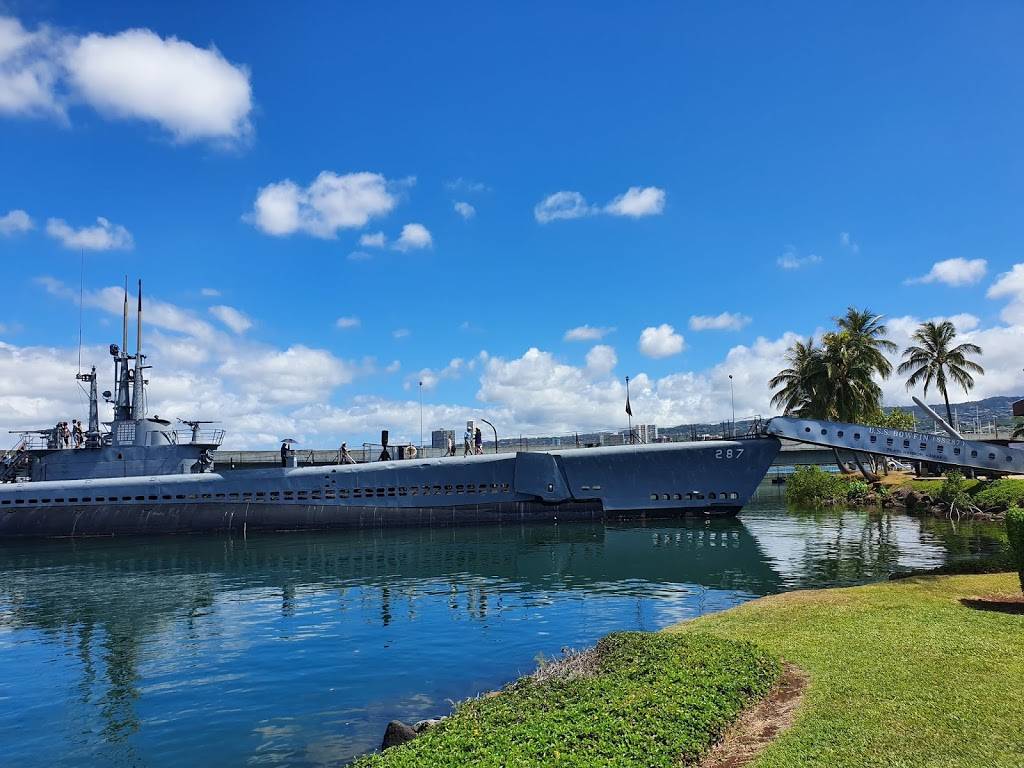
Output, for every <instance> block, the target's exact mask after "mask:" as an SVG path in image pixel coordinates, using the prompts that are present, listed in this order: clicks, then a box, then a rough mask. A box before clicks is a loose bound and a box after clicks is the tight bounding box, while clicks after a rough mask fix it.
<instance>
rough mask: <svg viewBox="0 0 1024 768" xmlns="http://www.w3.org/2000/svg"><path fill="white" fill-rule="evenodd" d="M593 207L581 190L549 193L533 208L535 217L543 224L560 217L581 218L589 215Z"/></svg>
mask: <svg viewBox="0 0 1024 768" xmlns="http://www.w3.org/2000/svg"><path fill="white" fill-rule="evenodd" d="M593 212H594V211H593V209H592V208H591V207H590V205H588V204H587V201H586V198H584V197H583V195H581V194H580V193H579V192H571V191H564V190H563V191H562V192H555V193H554V194H553V195H548V196H547V197H545V198H544V199H543V200H541V201H540V202H539V203H537V205H536V206H534V209H533V217H534V218H535V219H536V220H537V221H539V222H540V223H541V224H547V223H548V222H551V221H557V220H558V219H579V218H582V217H583V216H589V215H590V214H591V213H593Z"/></svg>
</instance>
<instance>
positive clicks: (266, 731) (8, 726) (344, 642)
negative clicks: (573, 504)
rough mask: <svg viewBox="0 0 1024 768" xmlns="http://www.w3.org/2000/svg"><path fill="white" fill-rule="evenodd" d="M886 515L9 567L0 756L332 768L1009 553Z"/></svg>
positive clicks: (158, 550) (354, 534) (3, 579)
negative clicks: (416, 726)
mask: <svg viewBox="0 0 1024 768" xmlns="http://www.w3.org/2000/svg"><path fill="white" fill-rule="evenodd" d="M996 543H997V533H996V529H995V528H994V527H990V526H984V525H969V524H968V525H961V526H959V528H958V529H956V530H954V529H953V528H952V527H951V526H950V524H948V523H945V522H943V521H934V520H917V519H914V518H909V517H905V516H898V515H890V514H873V515H869V514H865V513H861V512H829V513H801V514H795V513H794V514H787V513H785V512H784V511H783V510H782V508H781V507H780V505H779V503H778V502H777V501H774V500H772V499H766V500H765V499H763V500H762V501H761V502H759V503H756V504H754V505H753V506H752V507H750V508H748V510H747V511H746V512H745V513H744V515H743V517H742V518H741V520H731V521H721V520H716V521H703V520H698V521H683V522H671V523H669V522H661V521H659V522H656V523H648V524H647V525H642V524H629V525H616V526H607V527H606V526H602V525H591V524H585V523H580V524H571V525H553V524H545V525H540V526H514V527H482V528H455V529H432V530H420V529H413V530H388V531H350V532H339V533H320V534H296V535H277V536H263V537H259V538H250V539H247V540H246V539H231V538H215V537H181V538H163V539H158V540H153V539H150V540H140V539H125V540H96V541H51V542H31V543H23V544H13V545H11V544H4V545H2V546H0V702H3V704H4V706H2V707H0V742H2V743H4V744H5V750H6V752H7V759H8V760H9V761H10V762H11V763H12V764H18V765H21V766H25V765H35V764H39V765H44V764H45V765H48V766H54V765H57V766H59V765H77V764H81V763H90V764H95V765H112V766H127V765H149V766H162V765H172V764H173V765H178V764H185V763H189V764H194V765H205V764H214V763H216V764H218V765H224V764H242V763H247V762H249V763H260V764H288V765H325V764H336V763H338V762H340V761H344V760H346V759H348V758H349V757H351V756H352V755H354V754H358V753H359V752H362V751H364V750H366V749H369V748H372V747H374V746H376V744H377V743H378V741H379V738H380V735H381V732H382V728H383V724H384V723H386V722H387V721H388V720H389V719H392V718H394V717H399V718H403V719H413V720H414V719H418V718H421V717H426V716H431V715H436V714H439V713H443V712H445V711H447V709H448V707H449V704H448V703H447V701H448V700H449V699H455V700H457V699H460V698H464V697H466V696H470V695H473V694H475V693H477V692H479V691H480V690H484V689H488V688H493V687H497V686H499V685H501V684H502V683H504V682H506V681H507V680H508V679H510V678H512V677H514V676H515V675H517V674H519V673H522V672H526V671H528V670H529V669H530V668H531V667H532V666H533V664H534V663H535V661H534V660H535V658H536V656H537V654H539V653H544V654H548V655H551V654H555V653H557V652H558V651H559V649H560V648H561V647H563V646H573V647H580V646H584V645H588V644H590V643H592V642H593V641H594V640H596V639H597V638H598V637H599V636H600V635H602V634H604V633H606V632H609V631H612V630H615V629H658V628H660V627H663V626H665V625H667V624H669V623H672V622H674V621H678V620H682V619H686V618H690V617H693V616H697V615H700V614H701V613H704V612H707V611H714V610H720V609H722V608H726V607H729V606H731V605H734V604H736V603H738V602H741V601H743V600H746V599H749V598H751V597H753V596H758V595H764V594H770V593H773V592H778V591H782V590H786V589H793V588H798V587H806V586H824V585H833V584H852V583H858V582H863V581H868V580H872V579H880V578H885V577H886V576H887V575H888V574H889V573H890V572H892V571H893V570H895V569H896V568H907V567H928V566H933V565H938V564H940V563H942V562H944V561H945V560H946V559H947V558H948V557H951V556H966V555H970V554H972V553H976V552H979V551H986V550H990V549H992V548H993V547H995V546H996Z"/></svg>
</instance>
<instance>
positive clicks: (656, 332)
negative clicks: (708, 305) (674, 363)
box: [639, 323, 686, 358]
mask: <svg viewBox="0 0 1024 768" xmlns="http://www.w3.org/2000/svg"><path fill="white" fill-rule="evenodd" d="M639 347H640V351H641V352H642V353H643V354H645V355H647V357H655V358H659V357H671V356H672V355H678V354H679V353H680V352H682V351H683V349H685V348H686V341H685V340H684V339H683V337H682V335H681V334H678V333H676V329H675V328H673V327H672V326H671V325H669V324H668V323H662V324H661V325H659V326H657V327H653V326H652V327H650V328H644V330H643V332H642V333H641V334H640V342H639Z"/></svg>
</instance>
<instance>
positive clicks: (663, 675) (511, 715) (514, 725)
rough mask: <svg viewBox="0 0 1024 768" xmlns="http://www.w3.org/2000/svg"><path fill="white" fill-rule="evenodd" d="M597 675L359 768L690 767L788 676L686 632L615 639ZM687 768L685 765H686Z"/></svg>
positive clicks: (607, 642)
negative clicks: (746, 709) (743, 712)
mask: <svg viewBox="0 0 1024 768" xmlns="http://www.w3.org/2000/svg"><path fill="white" fill-rule="evenodd" d="M597 653H598V656H597V669H596V674H593V675H589V676H587V677H580V678H576V679H569V680H566V679H555V680H548V681H545V682H535V681H533V680H531V679H529V678H524V679H523V680H520V681H518V682H517V683H515V684H514V685H512V686H510V687H509V688H507V689H505V690H504V691H503V692H502V693H501V695H499V696H494V697H491V698H483V699H475V700H471V701H469V702H467V703H465V704H462V705H461V706H460V707H459V708H458V709H457V710H456V712H455V714H454V715H452V716H451V717H449V718H448V719H446V720H444V721H442V722H441V723H440V724H439V725H437V726H435V727H433V728H431V729H430V730H428V731H427V732H426V733H425V734H424V735H422V736H420V737H419V738H418V739H416V740H415V741H412V742H409V743H407V744H403V745H402V746H399V747H393V748H391V749H389V750H387V751H386V752H384V753H380V754H376V755H370V756H367V757H364V758H362V759H361V760H359V761H357V762H356V763H355V765H356V766H360V767H361V768H368V767H369V766H379V767H380V768H397V767H398V766H408V767H409V768H412V767H413V766H415V768H445V767H446V766H450V767H451V768H483V766H494V767H495V768H497V767H498V766H501V768H514V767H515V768H518V767H522V768H533V767H534V766H558V768H582V767H583V766H587V767H588V768H598V767H599V766H601V767H603V766H617V767H619V766H621V768H629V767H630V766H636V767H637V768H640V767H641V766H643V768H649V767H651V766H666V767H668V766H679V765H680V764H682V765H692V764H693V763H694V762H695V761H696V760H698V759H699V757H700V756H701V755H702V754H704V752H706V751H707V749H708V748H709V747H710V746H711V745H712V744H713V743H714V742H715V741H716V740H717V739H718V737H719V736H720V734H721V733H722V731H723V730H724V729H725V728H726V727H727V726H728V724H729V723H731V722H732V721H733V720H734V719H735V718H736V716H737V715H738V714H739V713H740V711H741V710H742V709H743V708H744V707H745V706H746V705H747V704H748V703H750V702H751V701H752V700H754V699H756V698H760V697H761V696H763V695H764V694H765V693H767V692H768V690H769V689H770V688H771V687H772V685H773V684H774V683H775V682H776V680H777V679H778V678H779V676H780V674H781V666H780V664H779V662H778V660H777V659H775V658H774V657H773V656H771V655H770V654H768V653H766V652H765V651H763V650H760V649H758V648H757V647H755V646H754V645H753V644H751V643H745V642H737V641H731V640H724V639H721V638H716V637H711V636H707V635H701V634H699V633H688V634H685V635H680V634H675V635H668V634H646V633H639V632H628V633H621V634H614V635H609V636H608V637H606V638H604V639H603V640H602V641H601V642H600V643H599V644H598V646H597ZM680 761H682V762H680Z"/></svg>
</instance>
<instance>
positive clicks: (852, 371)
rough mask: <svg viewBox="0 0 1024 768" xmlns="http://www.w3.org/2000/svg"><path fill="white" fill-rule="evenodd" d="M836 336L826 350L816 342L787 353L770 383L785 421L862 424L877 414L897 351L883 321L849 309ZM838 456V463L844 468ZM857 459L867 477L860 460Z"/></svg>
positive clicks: (839, 320)
mask: <svg viewBox="0 0 1024 768" xmlns="http://www.w3.org/2000/svg"><path fill="white" fill-rule="evenodd" d="M835 320H836V325H837V326H838V330H836V331H834V332H831V333H827V334H825V336H824V338H823V339H822V346H821V347H816V346H815V345H814V340H813V339H808V340H807V342H806V343H804V342H802V341H798V342H796V343H795V344H794V345H793V346H792V347H790V349H789V350H788V351H787V353H786V362H787V363H789V366H788V367H787V368H784V369H783V370H781V371H779V373H778V374H777V375H776V376H775V377H774V378H773V379H772V380H771V381H770V382H769V386H770V387H771V388H772V389H778V391H777V392H775V394H774V395H773V397H772V405H773V406H774V407H777V408H778V407H781V408H782V409H783V412H784V413H785V414H786V415H792V416H802V417H804V418H811V419H830V420H835V421H846V422H862V421H865V420H867V419H869V418H870V417H871V416H872V415H874V414H876V413H878V411H879V410H880V405H881V401H882V389H881V387H879V386H878V383H877V382H876V381H875V378H876V376H877V377H878V378H882V379H884V378H887V377H888V376H889V375H890V374H891V373H892V364H891V363H890V362H889V360H888V358H886V356H885V353H886V352H895V351H896V349H897V347H896V345H895V344H893V343H892V342H891V341H889V340H888V339H887V338H885V336H886V332H887V329H886V327H885V324H884V323H883V322H882V316H881V315H876V314H874V313H873V312H871V310H869V309H861V310H859V309H856V308H855V307H849V308H848V309H847V310H846V314H845V315H844V316H843V317H838V318H836V319H835ZM835 453H836V463H837V464H838V465H839V467H840V468H841V469H843V471H844V472H845V471H846V466H845V465H844V464H843V462H842V461H841V460H840V458H839V453H838V451H836V452H835ZM854 459H855V460H856V461H857V464H858V466H861V471H862V472H864V475H865V476H866V477H867V476H868V473H867V472H866V471H865V470H864V468H863V466H862V465H861V462H860V459H859V458H858V457H857V455H856V454H854Z"/></svg>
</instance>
